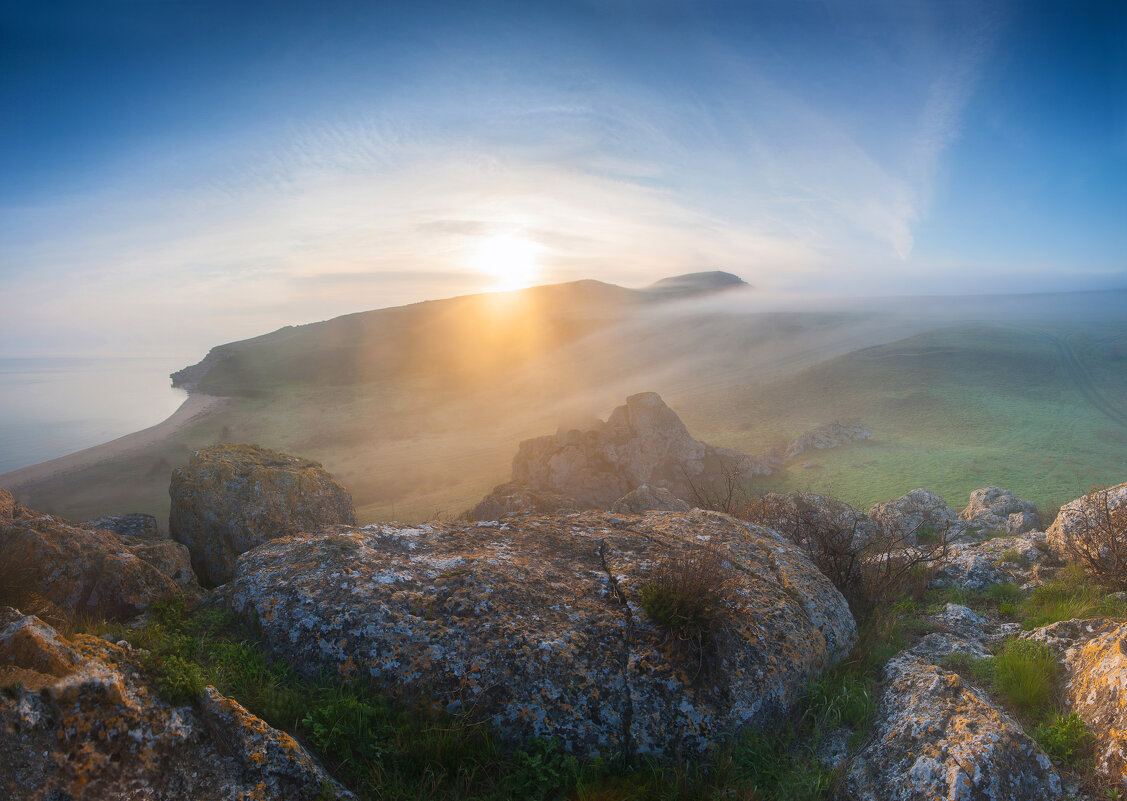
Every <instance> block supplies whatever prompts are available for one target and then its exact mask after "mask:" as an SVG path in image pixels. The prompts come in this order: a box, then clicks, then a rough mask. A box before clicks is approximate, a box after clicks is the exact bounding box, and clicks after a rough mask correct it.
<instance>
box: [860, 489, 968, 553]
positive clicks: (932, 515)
mask: <svg viewBox="0 0 1127 801" xmlns="http://www.w3.org/2000/svg"><path fill="white" fill-rule="evenodd" d="M869 517H871V518H872V519H873V522H874V523H876V524H877V525H878V526H879V527H880V528H881V530H882V531H883V532H884V533H885V534H887V535H889V536H892V537H896V538H897V539H901V540H903V541H904V542H905V543H914V542H915V541H916V539H917V537H918V536H919V535H921V534H923V533H925V532H929V533H931V534H932V535H936V534H946V536H947V537H948V538H949V539H950V538H952V537H958V536H959V535H961V534H962V533H964V532H965V531H966V529H967V524H966V523H964V522H963V521H962V520H960V519H959V516H958V515H956V514H955V512H954V510H952V509H951V507H950V506H948V505H947V502H946V501H944V500H943V499H942V498H941V497H939V496H938V495H936V494H935V493H934V492H932V491H931V490H925V489H914V490H912V491H911V492H909V493H908V494H906V495H901V496H900V497H899V498H897V499H896V500H893V501H887V502H885V503H878V504H877V505H876V506H874V507H873V508H872V509H870V510H869Z"/></svg>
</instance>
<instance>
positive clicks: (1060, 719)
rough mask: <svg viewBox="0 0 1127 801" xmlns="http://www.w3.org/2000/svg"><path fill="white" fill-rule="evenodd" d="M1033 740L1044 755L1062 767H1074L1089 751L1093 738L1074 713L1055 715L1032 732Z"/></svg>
mask: <svg viewBox="0 0 1127 801" xmlns="http://www.w3.org/2000/svg"><path fill="white" fill-rule="evenodd" d="M1033 739H1035V740H1036V741H1037V744H1038V745H1040V746H1041V747H1042V748H1043V749H1045V753H1046V754H1048V755H1049V757H1050V758H1051V759H1052V760H1053V761H1054V762H1058V763H1060V764H1062V765H1068V766H1074V765H1075V764H1076V763H1077V762H1079V761H1081V759H1082V758H1083V757H1084V755H1085V754H1086V753H1087V752H1088V751H1089V750H1090V749H1091V746H1092V742H1093V738H1092V733H1091V732H1089V731H1088V727H1087V726H1085V725H1084V721H1083V720H1081V719H1080V716H1079V715H1077V714H1076V713H1075V712H1070V713H1069V714H1068V715H1055V716H1053V717H1052V718H1051V719H1050V720H1049V721H1048V722H1046V723H1042V724H1041V725H1040V726H1037V727H1036V728H1035V729H1034V730H1033Z"/></svg>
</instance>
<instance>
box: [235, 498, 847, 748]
mask: <svg viewBox="0 0 1127 801" xmlns="http://www.w3.org/2000/svg"><path fill="white" fill-rule="evenodd" d="M706 548H711V549H715V552H716V553H718V554H719V559H721V560H723V562H724V563H725V564H726V565H727V566H728V567H729V568H730V572H731V577H730V581H727V582H724V584H723V585H722V586H724V587H725V588H726V589H725V593H724V598H725V602H726V606H725V609H726V613H725V614H724V616H723V617H722V619H721V621H720V623H719V626H718V628H717V630H716V631H715V633H714V634H713V636H712V637H711V639H710V640H709V641H708V645H707V647H706V648H704V649H703V650H701V649H695V650H694V649H693V648H691V647H689V646H687V645H686V643H685V642H684V641H682V640H680V639H678V638H677V637H676V636H673V635H671V634H670V632H669V631H668V630H667V629H666V628H664V627H663V626H662V625H661V624H660V623H658V622H656V621H654V620H652V619H650V618H649V617H648V616H647V614H646V612H645V610H644V609H643V607H642V604H641V602H640V598H641V589H642V587H643V586H645V585H646V584H647V581H648V580H650V579H651V578H652V577H653V576H655V575H656V574H657V571H659V570H660V569H661V568H662V567H663V566H667V565H669V564H671V563H672V562H671V561H670V560H674V559H677V558H683V557H685V556H686V555H692V554H699V553H701V552H702V549H706ZM717 582H718V586H719V585H720V576H717ZM222 593H223V594H224V595H225V597H226V602H227V603H228V605H229V606H230V608H231V609H232V610H233V611H234V612H236V613H237V614H238V615H241V616H243V617H253V618H254V619H256V620H257V621H258V625H259V626H260V628H261V634H262V637H263V639H264V642H265V643H266V645H267V647H268V648H269V650H271V651H272V652H273V654H274V655H275V656H276V657H280V658H282V659H284V660H285V661H286V662H288V663H289V664H290V665H292V666H293V667H294V668H295V669H297V670H299V671H302V672H305V673H313V672H316V671H318V670H323V669H326V668H327V669H329V670H331V671H334V672H335V673H337V674H338V675H340V676H342V677H366V678H372V679H375V680H376V681H377V682H378V683H380V684H381V685H382V686H384V687H385V688H387V690H388V691H389V692H390V693H391V694H392V695H393V696H395V697H397V698H399V699H401V700H403V701H406V702H408V703H412V704H422V705H425V706H427V707H429V708H434V709H439V710H444V711H446V712H448V713H451V714H456V715H457V714H461V713H467V714H472V715H474V716H479V717H480V718H482V719H484V720H486V721H488V723H489V724H490V725H491V727H492V729H493V731H494V732H495V734H496V735H497V736H498V737H499V739H500V740H501V741H503V742H509V743H527V742H528V741H529V740H530V739H531V738H534V737H554V738H557V739H558V740H559V742H560V743H561V745H562V747H564V748H565V749H567V750H568V751H571V752H575V753H579V754H587V755H597V754H598V755H608V756H609V755H616V754H620V753H625V754H630V753H632V752H634V753H645V754H653V755H655V756H660V755H672V754H683V755H686V756H688V755H693V754H701V753H704V752H708V751H709V750H710V749H712V748H713V747H714V746H715V745H716V744H718V743H721V742H723V740H724V738H725V737H726V736H727V735H729V734H731V733H732V732H734V731H736V730H739V729H741V728H743V727H747V726H755V727H758V726H762V725H765V724H767V723H768V722H771V721H774V720H775V719H776V718H777V716H780V715H782V714H785V713H786V712H787V711H788V710H790V709H791V708H793V706H794V704H795V703H796V702H797V700H798V699H799V697H800V696H801V695H802V693H803V691H804V690H805V688H806V687H807V685H808V682H809V681H810V679H811V678H812V677H814V676H817V675H818V674H820V673H821V672H822V671H824V670H826V669H827V668H828V667H829V666H831V665H832V664H834V663H835V662H836V661H837V660H839V659H841V658H842V657H843V656H845V655H846V654H847V653H848V652H849V650H850V648H851V646H852V644H853V642H854V640H855V637H856V631H855V626H854V622H853V618H852V616H851V615H850V612H849V609H848V607H847V605H846V603H845V600H844V599H843V598H842V597H841V595H840V594H839V593H838V591H837V590H836V589H834V587H833V586H832V585H831V584H830V582H829V581H828V580H827V579H826V578H825V577H824V576H822V575H821V574H820V573H819V572H818V571H817V570H816V569H815V567H814V565H813V564H812V563H811V561H810V559H809V558H808V557H807V556H806V555H805V554H803V553H802V552H801V551H800V550H799V549H798V548H796V547H795V546H793V545H792V544H790V543H789V542H787V541H785V540H783V539H782V537H780V536H779V535H777V534H775V533H773V532H771V531H768V530H766V529H763V528H759V527H756V526H752V525H749V524H745V523H740V522H738V521H736V520H735V519H733V518H731V517H728V516H726V515H721V514H717V513H708V512H701V511H695V512H692V513H689V514H676V513H650V514H647V515H645V516H632V515H631V516H626V515H623V516H614V515H609V514H605V513H595V512H591V513H584V514H572V515H561V516H556V517H551V516H525V517H517V518H510V519H508V520H506V521H501V522H479V523H476V524H470V523H441V524H439V523H435V524H430V525H426V526H419V527H412V528H408V527H403V526H396V525H372V526H365V527H363V528H360V529H345V528H338V529H336V530H334V531H326V532H322V533H317V534H302V535H299V536H294V537H289V538H285V539H276V540H272V541H270V542H268V543H265V544H263V545H260V546H259V547H258V548H255V549H254V550H253V551H250V552H248V553H245V554H243V555H242V556H241V557H240V558H239V563H238V573H237V577H236V578H235V579H234V580H233V581H232V582H230V583H229V584H228V585H226V586H225V587H224V588H223V589H222Z"/></svg>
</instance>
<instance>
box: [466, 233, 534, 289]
mask: <svg viewBox="0 0 1127 801" xmlns="http://www.w3.org/2000/svg"><path fill="white" fill-rule="evenodd" d="M540 250H541V248H540V246H539V245H537V244H536V243H535V242H533V241H532V240H530V239H527V238H525V237H523V236H521V235H520V234H496V235H493V236H489V237H486V238H485V239H482V240H481V241H480V242H479V243H478V244H477V246H476V247H475V248H474V251H473V253H472V255H471V260H470V261H471V265H472V267H473V268H474V270H475V271H477V272H479V273H482V274H484V275H489V276H493V277H494V278H495V279H496V283H495V284H494V285H493V286H492V287H491V288H492V289H494V290H499V291H506V290H510V289H523V288H524V287H527V286H530V285H531V284H532V283H533V281H534V280H535V279H536V275H537V273H538V272H539V270H540V265H539V264H538V263H537V256H538V254H539V251H540Z"/></svg>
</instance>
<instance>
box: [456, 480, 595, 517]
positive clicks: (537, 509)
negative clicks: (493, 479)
mask: <svg viewBox="0 0 1127 801" xmlns="http://www.w3.org/2000/svg"><path fill="white" fill-rule="evenodd" d="M578 506H579V504H577V503H576V502H575V500H574V499H572V498H566V497H564V496H563V495H560V494H558V493H555V492H547V491H545V490H541V489H537V488H536V487H534V486H532V485H531V484H529V483H527V482H525V481H509V482H507V483H505V484H498V485H497V486H496V487H494V488H493V491H492V492H491V493H489V494H488V495H486V496H485V497H484V498H482V499H481V503H479V504H478V505H477V506H475V507H474V508H473V509H471V510H470V511H469V512H467V513H466V515H465V516H466V517H468V518H469V519H470V520H500V519H501V518H502V517H511V516H512V515H528V514H539V515H551V514H556V513H558V512H571V511H574V510H575V509H577V508H578Z"/></svg>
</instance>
